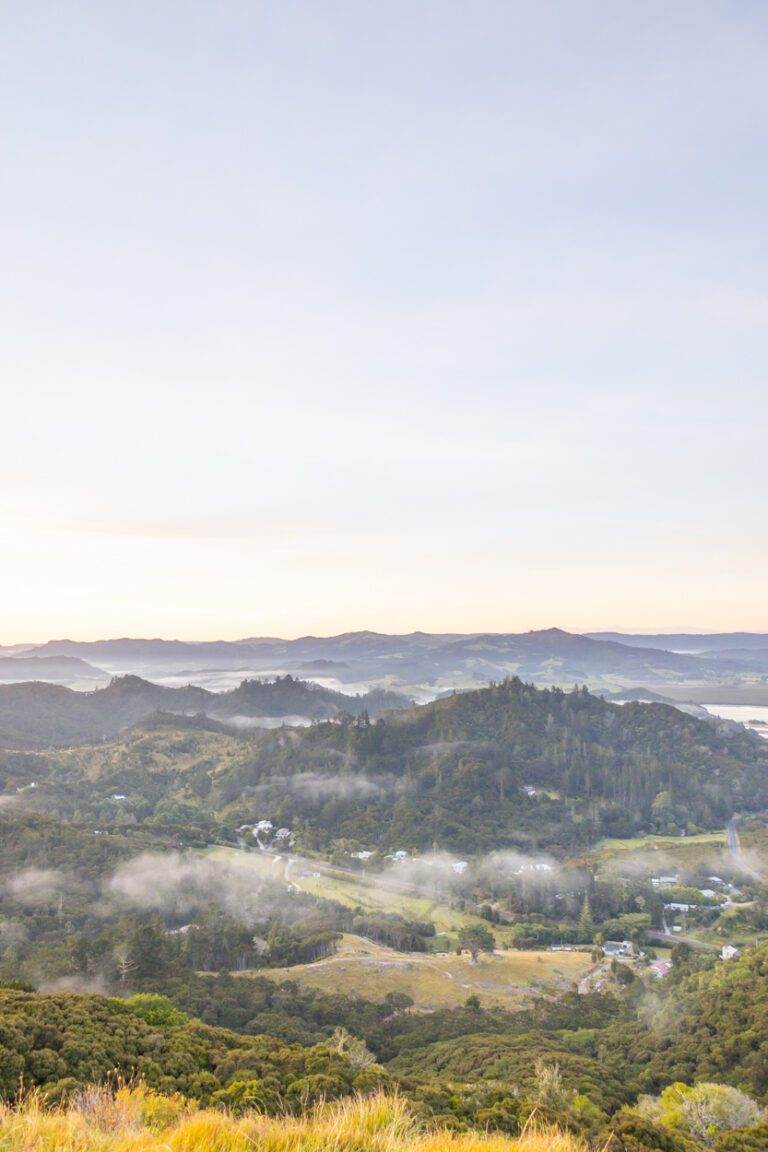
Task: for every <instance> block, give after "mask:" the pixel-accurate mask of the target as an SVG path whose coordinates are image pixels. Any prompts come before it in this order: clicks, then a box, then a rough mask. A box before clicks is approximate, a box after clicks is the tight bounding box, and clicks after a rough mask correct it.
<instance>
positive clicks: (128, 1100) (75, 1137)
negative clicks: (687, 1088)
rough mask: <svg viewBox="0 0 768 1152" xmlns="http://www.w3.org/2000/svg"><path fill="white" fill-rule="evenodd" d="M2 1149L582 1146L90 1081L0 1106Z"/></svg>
mask: <svg viewBox="0 0 768 1152" xmlns="http://www.w3.org/2000/svg"><path fill="white" fill-rule="evenodd" d="M0 1147H2V1149H3V1152H33V1150H36V1152H53V1150H55V1152H252V1150H254V1149H258V1152H586V1149H585V1147H584V1145H583V1144H582V1143H581V1142H580V1141H579V1140H577V1139H576V1138H575V1137H573V1136H569V1135H566V1134H562V1133H558V1132H556V1131H554V1130H551V1129H550V1130H547V1129H544V1130H539V1131H536V1130H535V1129H533V1130H531V1131H528V1132H527V1133H526V1134H525V1135H524V1136H521V1137H519V1138H517V1139H512V1138H510V1137H508V1136H493V1135H486V1134H484V1133H479V1132H473V1133H466V1134H459V1135H457V1134H455V1133H450V1132H447V1131H442V1130H437V1131H434V1130H433V1131H426V1130H424V1128H423V1127H420V1126H419V1125H418V1124H417V1123H416V1122H415V1121H414V1120H413V1118H412V1117H411V1115H410V1113H409V1111H408V1107H407V1105H406V1103H405V1102H404V1101H403V1100H402V1099H401V1098H387V1097H385V1096H373V1097H367V1098H365V1099H359V1100H347V1101H343V1102H341V1103H338V1104H328V1105H322V1106H320V1107H318V1108H315V1109H314V1110H313V1111H310V1112H308V1113H306V1114H305V1115H302V1116H297V1117H293V1116H279V1117H270V1116H263V1115H259V1114H258V1113H255V1112H251V1113H246V1114H245V1115H244V1116H239V1117H235V1116H232V1115H229V1114H228V1113H226V1112H219V1111H213V1110H204V1109H200V1110H197V1109H196V1108H195V1107H194V1105H192V1104H190V1103H188V1102H187V1101H184V1100H182V1099H180V1098H179V1097H168V1096H165V1097H162V1096H157V1095H155V1094H154V1093H152V1092H147V1091H145V1090H142V1089H135V1090H133V1091H128V1090H123V1091H121V1092H118V1093H117V1095H116V1096H112V1095H111V1094H110V1093H109V1092H108V1091H107V1090H105V1089H103V1088H96V1087H94V1088H91V1089H88V1090H86V1091H85V1092H83V1093H81V1094H80V1095H79V1096H77V1097H75V1098H74V1100H73V1101H72V1102H71V1103H70V1104H69V1105H68V1106H67V1107H65V1108H60V1109H46V1108H45V1107H43V1105H42V1103H41V1101H40V1100H39V1098H36V1097H32V1098H28V1099H27V1100H26V1101H25V1102H23V1103H22V1104H20V1105H18V1106H16V1107H9V1106H6V1105H0Z"/></svg>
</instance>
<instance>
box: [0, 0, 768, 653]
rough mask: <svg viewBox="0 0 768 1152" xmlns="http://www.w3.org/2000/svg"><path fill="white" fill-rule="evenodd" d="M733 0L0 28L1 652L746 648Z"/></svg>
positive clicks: (765, 321) (750, 424)
mask: <svg viewBox="0 0 768 1152" xmlns="http://www.w3.org/2000/svg"><path fill="white" fill-rule="evenodd" d="M767 54H768V7H767V6H766V5H765V4H764V3H762V2H759V3H757V2H756V3H752V2H750V0H740V2H738V3H737V2H728V0H720V2H718V3H708V2H707V0H695V2H688V0H676V3H674V4H669V3H668V2H667V0H649V2H646V3H642V4H638V3H637V2H636V0H632V2H623V0H614V2H612V3H611V4H605V3H602V2H601V3H591V2H589V0H565V2H559V0H551V2H548V0H528V2H526V3H519V2H517V0H505V2H503V3H502V2H496V0H473V2H472V3H469V2H468V0H464V2H462V3H457V2H454V0H440V2H432V0H421V2H420V0H407V2H405V0H402V2H401V0H387V2H386V3H382V2H381V0H378V2H376V3H374V2H371V0H339V2H337V0H305V2H298V0H279V2H278V0H268V2H264V0H263V2H259V0H248V2H240V0H216V2H213V0H210V2H199V0H184V2H183V3H182V2H178V3H177V2H174V0H160V2H159V3H158V2H157V0H153V2H152V3H149V2H147V0H134V2H132V3H131V4H116V3H107V4H104V3H96V2H95V0H94V2H92V3H80V2H78V0H72V2H70V3H68V4H66V5H62V4H59V3H53V2H49V0H37V2H36V3H34V4H27V3H23V2H21V0H8V2H6V3H5V4H4V5H3V6H2V12H0V101H1V103H0V107H1V108H2V112H1V113H0V166H1V169H2V173H3V175H2V181H1V182H0V204H1V205H2V212H1V213H0V251H1V253H2V255H1V257H0V336H1V339H0V391H1V392H2V402H1V403H0V643H5V644H9V643H13V642H22V641H26V642H32V641H43V640H45V639H48V638H52V637H63V636H69V637H73V638H78V639H96V638H99V637H106V636H114V635H144V636H146V635H153V636H158V635H162V636H178V637H182V638H200V639H209V638H213V637H223V638H235V637H240V636H253V635H283V636H296V635H301V634H304V633H308V632H313V633H316V634H327V633H334V632H339V631H346V630H352V629H357V628H372V629H377V630H380V631H410V630H413V629H424V630H435V631H437V630H451V631H479V630H482V631H521V630H525V629H528V628H539V627H550V626H555V625H557V626H560V627H565V628H570V629H573V630H578V629H596V628H613V627H619V628H627V629H638V630H664V629H669V630H678V629H686V628H688V629H691V630H699V629H701V630H704V629H706V630H713V631H721V630H729V629H737V628H738V629H751V630H768V596H766V585H767V583H768V531H766V492H768V379H767V377H768V276H767V272H768V263H767V257H768V251H767V249H768V227H767V225H766V211H765V206H766V203H767V202H768V117H766V115H765V109H766V107H768V67H766V57H767Z"/></svg>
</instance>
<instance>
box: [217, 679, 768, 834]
mask: <svg viewBox="0 0 768 1152" xmlns="http://www.w3.org/2000/svg"><path fill="white" fill-rule="evenodd" d="M308 778H310V779H312V780H313V781H314V782H315V785H314V791H312V792H310V791H308V790H307V789H306V788H304V787H303V786H302V787H301V788H299V787H292V782H294V783H296V782H298V781H305V780H307V779H308ZM256 785H258V796H259V814H260V815H264V816H269V817H270V819H275V820H279V821H280V822H287V823H289V826H291V827H296V826H297V825H299V826H302V827H303V828H304V829H305V832H306V834H307V836H308V839H309V840H310V841H312V840H313V839H314V842H315V843H316V844H317V845H318V846H322V845H324V844H325V843H327V840H328V837H329V836H337V837H338V836H349V837H353V838H355V839H357V840H361V841H363V842H364V846H373V845H377V846H381V847H385V846H386V847H387V848H390V847H392V846H398V847H421V848H423V847H427V846H430V845H432V844H433V842H436V843H438V844H440V845H441V846H442V847H446V848H452V849H456V850H459V851H462V852H471V851H473V850H477V849H479V848H488V847H494V848H496V847H499V846H505V845H515V846H519V847H537V848H552V847H556V846H558V845H560V846H563V847H568V846H573V845H577V844H580V843H586V842H588V841H590V840H594V839H595V838H596V837H597V836H599V835H602V834H606V833H613V834H621V835H628V834H631V833H633V832H636V831H639V830H656V831H664V832H669V831H671V832H678V831H682V830H688V831H692V830H694V829H695V828H696V827H699V828H712V827H722V825H723V824H724V823H725V821H726V820H727V819H728V818H729V817H730V815H731V814H732V813H733V812H736V811H744V810H748V809H750V808H754V807H757V806H761V805H763V804H765V803H767V802H768V746H766V744H765V743H764V742H761V741H760V740H759V739H758V738H757V737H754V736H752V735H750V734H749V733H747V732H746V731H744V732H735V733H734V732H732V731H729V730H727V728H726V727H725V726H724V725H718V724H717V723H709V722H707V721H703V720H698V719H695V718H694V717H691V716H687V715H684V714H683V713H681V712H678V711H677V710H676V709H674V708H671V707H669V706H667V705H662V704H635V703H633V704H626V705H621V706H620V705H616V704H609V703H607V702H606V701H604V700H603V699H601V698H599V697H596V696H593V695H591V694H589V693H588V692H586V691H584V690H578V691H574V692H569V693H565V692H562V691H559V690H557V689H550V690H541V689H536V688H534V687H532V686H530V685H526V684H524V683H522V682H521V681H520V680H518V679H512V680H508V681H505V682H504V683H502V684H499V685H494V686H491V687H489V688H485V689H481V690H479V691H476V692H468V693H462V694H457V695H454V696H451V697H448V698H445V699H443V700H439V701H435V702H434V703H432V704H428V705H424V706H422V707H418V708H413V709H410V710H408V711H406V712H402V713H399V714H394V715H392V716H388V717H385V718H383V719H381V720H379V721H378V722H376V723H367V722H365V721H360V720H358V721H355V722H351V723H346V724H338V723H335V724H320V725H317V726H315V727H314V728H312V729H308V730H305V731H303V732H290V733H285V732H272V733H268V734H263V735H262V736H261V737H260V738H259V740H258V741H257V742H256V743H255V745H254V749H253V754H252V756H251V757H249V759H248V762H247V763H240V764H238V765H237V766H234V767H232V768H231V769H227V770H225V771H223V772H221V773H220V774H217V777H216V780H215V786H214V790H213V793H212V799H213V798H214V797H216V798H217V802H218V803H220V804H221V805H222V806H224V805H227V804H230V805H232V806H233V810H235V811H237V813H238V815H239V814H242V815H243V816H244V817H245V815H246V809H248V808H249V807H250V808H252V807H253V800H252V799H251V796H252V794H253V792H254V786H256ZM322 788H325V789H326V791H327V797H328V803H327V804H326V805H324V806H319V805H318V804H317V790H318V789H322ZM531 793H533V794H531Z"/></svg>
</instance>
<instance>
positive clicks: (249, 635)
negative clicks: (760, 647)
mask: <svg viewBox="0 0 768 1152" xmlns="http://www.w3.org/2000/svg"><path fill="white" fill-rule="evenodd" d="M549 630H559V631H562V632H569V633H571V634H573V635H590V634H594V633H598V632H606V633H608V632H619V633H623V634H632V635H636V636H655V635H658V636H665V635H668V636H677V635H691V636H695V635H713V636H714V635H729V634H731V633H742V632H748V633H751V634H756V635H761V634H762V633H761V630H760V629H759V628H725V629H712V628H631V627H627V628H623V627H614V626H609V627H597V628H565V627H562V626H561V625H559V624H552V625H544V626H542V627H541V628H526V627H518V628H503V629H502V628H487V629H472V628H470V629H456V628H440V629H426V628H410V629H407V630H403V631H394V630H393V631H388V630H386V629H381V628H346V629H343V630H342V631H341V632H319V631H316V630H315V631H313V630H312V629H310V630H309V631H307V632H296V633H292V634H287V633H286V634H280V635H277V634H273V633H265V632H253V631H250V632H249V631H243V632H240V633H238V634H237V635H230V636H226V635H215V636H214V635H211V636H201V635H194V636H193V635H171V634H170V633H164V634H157V635H149V634H147V635H139V634H138V633H137V634H133V635H128V634H127V633H125V632H116V633H114V634H110V635H106V634H105V635H96V634H94V635H87V634H78V635H74V634H73V635H65V634H64V633H62V634H61V635H60V636H46V637H44V638H39V637H38V638H34V639H31V640H30V639H29V638H27V639H26V640H20V639H7V638H3V637H0V649H2V648H18V647H22V646H26V645H29V646H34V647H37V646H39V645H41V644H45V643H62V642H64V641H70V642H72V643H76V644H93V643H97V642H99V641H105V640H109V641H111V640H165V641H180V642H181V643H185V644H195V643H200V644H208V643H215V642H217V641H219V642H221V643H226V644H234V643H237V642H239V641H243V642H244V641H247V640H264V639H273V640H287V641H291V640H300V639H303V638H306V637H315V638H317V639H326V638H328V639H330V638H333V637H334V636H339V635H354V634H360V633H365V632H368V633H373V634H376V635H383V636H410V635H414V634H418V633H429V634H434V635H440V634H452V633H453V634H455V635H474V634H483V635H489V636H493V635H497V636H503V635H515V634H523V633H526V632H540V631H549ZM765 635H766V636H767V637H768V632H766V633H765Z"/></svg>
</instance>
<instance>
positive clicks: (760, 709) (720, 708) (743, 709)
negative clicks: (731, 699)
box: [704, 704, 768, 740]
mask: <svg viewBox="0 0 768 1152" xmlns="http://www.w3.org/2000/svg"><path fill="white" fill-rule="evenodd" d="M704 707H705V708H706V710H707V712H711V713H712V715H713V716H721V717H722V718H723V720H737V721H738V722H739V724H744V725H745V726H746V727H747V728H749V729H750V730H751V731H752V732H756V733H757V734H758V736H762V737H764V739H766V740H768V705H765V704H705V705H704Z"/></svg>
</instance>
